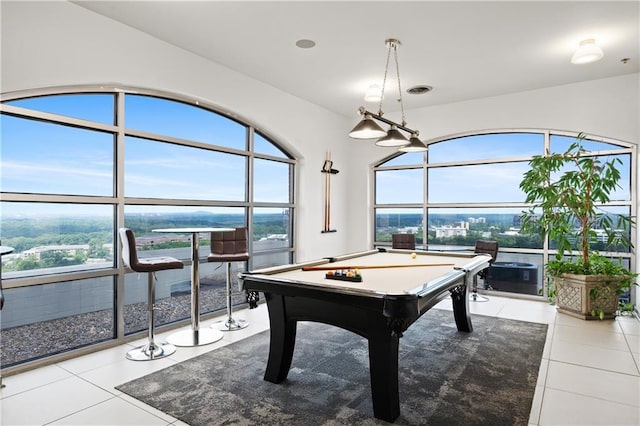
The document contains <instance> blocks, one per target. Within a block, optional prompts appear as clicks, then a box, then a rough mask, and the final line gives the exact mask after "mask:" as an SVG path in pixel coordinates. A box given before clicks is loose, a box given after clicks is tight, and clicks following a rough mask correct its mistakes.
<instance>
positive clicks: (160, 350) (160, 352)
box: [127, 343, 176, 361]
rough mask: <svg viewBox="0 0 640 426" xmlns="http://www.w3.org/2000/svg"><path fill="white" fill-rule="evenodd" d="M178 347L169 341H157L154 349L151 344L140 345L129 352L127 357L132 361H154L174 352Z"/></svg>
mask: <svg viewBox="0 0 640 426" xmlns="http://www.w3.org/2000/svg"><path fill="white" fill-rule="evenodd" d="M175 351H176V347H175V346H173V345H171V344H169V343H155V344H154V348H153V350H152V349H151V347H150V345H143V346H139V347H137V348H135V349H131V350H130V351H129V352H127V359H130V360H132V361H153V360H154V359H160V358H164V357H167V356H169V355H171V354H173V353H174V352H175Z"/></svg>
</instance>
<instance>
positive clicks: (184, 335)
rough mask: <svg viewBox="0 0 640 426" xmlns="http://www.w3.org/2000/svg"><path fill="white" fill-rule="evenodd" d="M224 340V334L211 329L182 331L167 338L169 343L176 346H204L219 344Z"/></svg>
mask: <svg viewBox="0 0 640 426" xmlns="http://www.w3.org/2000/svg"><path fill="white" fill-rule="evenodd" d="M220 339H222V333H221V332H220V331H218V330H211V329H210V328H199V329H198V330H192V329H189V330H182V331H178V332H176V333H173V334H171V335H169V337H167V342H169V343H171V344H174V345H176V346H187V347H191V346H202V345H208V344H210V343H214V342H217V341H218V340H220Z"/></svg>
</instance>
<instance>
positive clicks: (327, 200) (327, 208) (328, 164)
mask: <svg viewBox="0 0 640 426" xmlns="http://www.w3.org/2000/svg"><path fill="white" fill-rule="evenodd" d="M321 172H322V173H324V224H323V227H322V233H326V232H336V230H335V229H331V175H337V174H338V173H339V172H338V170H336V169H334V168H333V161H331V153H330V152H329V151H327V157H326V160H324V165H323V166H322V170H321Z"/></svg>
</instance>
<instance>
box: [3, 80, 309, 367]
mask: <svg viewBox="0 0 640 426" xmlns="http://www.w3.org/2000/svg"><path fill="white" fill-rule="evenodd" d="M103 93H107V94H111V95H113V96H114V124H105V123H101V122H94V121H90V120H86V119H81V118H77V117H71V116H65V115H58V114H54V113H50V112H44V111H39V110H32V109H27V108H22V107H19V106H14V105H8V104H6V103H5V102H9V101H15V100H18V99H24V98H37V97H46V96H57V95H83V94H90V95H95V94H103ZM128 94H132V95H146V96H151V97H156V98H160V99H166V100H168V101H174V102H176V101H177V102H182V103H185V104H187V105H192V106H194V107H198V108H203V109H205V110H207V111H208V112H210V113H212V114H217V115H220V116H222V117H224V118H227V119H230V120H232V121H234V122H236V123H238V125H241V126H244V127H245V128H246V131H245V137H246V143H245V144H244V146H245V147H246V149H245V150H241V149H235V148H229V147H224V146H218V145H214V144H210V143H203V142H198V141H191V140H185V139H180V138H176V137H172V136H165V135H162V134H155V133H150V132H145V131H140V130H134V129H128V128H126V126H125V125H126V121H125V120H124V118H125V114H126V112H125V111H124V105H125V97H126V96H127V95H128ZM0 113H2V114H3V115H5V114H6V115H9V116H14V117H20V118H25V119H30V120H36V121H42V122H48V123H53V124H55V125H63V126H70V127H75V128H81V129H87V130H90V131H99V132H104V133H110V134H113V135H114V161H113V192H112V195H104V196H103V195H100V196H87V195H65V194H56V193H51V194H39V193H18V192H2V193H1V194H0V195H1V196H2V202H10V203H13V202H16V203H34V205H37V203H62V204H76V203H81V204H100V205H111V206H113V210H114V213H113V217H114V226H113V228H114V234H113V238H112V241H113V243H114V246H115V247H117V248H116V249H115V250H114V263H113V265H112V266H111V267H104V266H102V267H99V268H96V269H84V270H73V271H64V272H62V273H55V274H46V273H45V274H34V275H30V276H17V277H15V278H12V277H8V278H6V279H5V277H3V287H4V288H5V289H6V290H10V289H13V288H21V287H30V286H37V285H46V284H53V283H58V282H64V281H76V280H86V279H93V278H103V277H113V278H114V281H115V284H114V285H115V287H114V294H115V300H114V307H115V310H116V319H115V330H116V336H115V338H114V339H113V340H112V341H109V342H103V343H97V344H95V345H94V346H95V348H92V349H90V350H87V349H86V348H85V349H80V348H78V349H77V350H71V352H73V353H76V352H84V351H93V350H99V349H101V348H104V347H109V346H116V345H119V344H122V343H123V342H124V341H126V340H128V339H130V338H131V337H130V336H125V332H124V318H123V313H124V298H123V297H118V294H120V295H121V294H124V277H125V274H126V273H127V272H126V270H125V268H124V266H123V262H122V259H121V256H120V244H119V240H118V235H117V230H118V229H119V228H121V227H123V226H124V212H125V206H135V205H152V206H204V207H235V208H242V209H243V210H244V215H245V216H244V217H245V225H246V226H247V227H248V231H249V235H253V234H252V231H253V225H252V218H253V216H254V214H253V213H254V208H261V207H267V208H283V209H288V211H289V221H288V227H289V229H288V232H289V244H288V245H287V246H286V247H276V248H273V249H270V250H264V251H260V252H256V253H255V256H251V257H250V260H249V261H248V268H250V269H251V268H252V265H253V263H254V261H255V259H256V258H257V260H258V263H260V261H261V260H263V259H266V258H267V256H270V255H274V256H276V257H277V258H279V259H283V258H284V256H286V258H287V259H288V260H289V262H293V261H294V259H295V252H296V245H295V243H294V241H295V235H294V226H295V214H296V211H297V205H296V191H295V186H294V183H295V180H296V173H297V169H298V164H299V161H298V160H297V159H296V158H295V157H294V156H293V154H292V153H291V152H290V151H289V150H286V149H284V148H283V145H282V144H280V143H277V142H276V141H275V139H274V138H273V137H272V136H270V135H269V134H268V132H265V130H263V129H258V128H257V127H256V126H255V125H253V124H252V123H251V122H250V121H249V120H247V119H244V118H243V117H241V116H240V115H239V114H237V113H235V112H229V111H225V110H222V109H220V108H218V107H216V106H215V105H213V104H211V103H209V102H205V101H202V100H201V99H196V98H192V97H186V96H182V95H179V94H175V93H170V92H164V91H160V90H152V89H142V88H136V87H122V86H117V87H116V86H93V85H92V86H64V87H52V88H45V89H32V90H25V91H17V92H12V93H2V94H0ZM256 132H258V133H259V135H260V136H261V137H262V138H263V139H264V140H266V141H267V142H270V143H272V144H273V145H274V147H275V148H276V149H277V151H279V152H281V153H282V156H280V155H278V156H276V155H269V154H262V153H258V152H255V151H254V134H255V133H256ZM126 137H141V138H144V139H149V140H154V141H158V142H162V143H171V144H177V145H182V146H185V147H193V148H199V149H206V150H209V151H215V152H221V153H227V154H234V155H240V156H243V157H246V167H245V172H244V173H245V193H244V197H243V199H242V200H235V201H228V200H203V199H197V200H192V199H170V198H162V199H159V198H145V197H125V194H124V183H125V176H124V173H125V169H124V164H125V157H124V155H125V153H124V144H125V138H126ZM255 159H260V160H266V161H274V162H277V163H279V164H280V163H284V164H288V166H289V168H290V173H289V182H288V200H287V201H283V202H254V201H253V199H254V191H253V185H252V181H253V180H252V178H253V163H254V160H255ZM248 243H249V244H248V245H249V247H248V248H249V252H250V253H252V252H253V239H252V238H250V239H249V242H248ZM183 260H184V263H185V266H186V267H190V264H191V262H190V260H189V259H183ZM216 312H217V311H216ZM211 315H213V313H209V314H204V313H203V315H202V316H203V318H205V317H206V316H211ZM188 320H189V318H186V319H184V320H182V321H180V323H182V322H185V323H186V322H187V321H188ZM137 334H139V333H137ZM64 356H65V355H64V354H62V355H52V356H50V357H48V358H49V359H51V358H53V359H56V358H58V357H64ZM66 356H67V357H68V355H66ZM43 362H46V361H43ZM27 364H29V365H30V366H31V367H29V368H32V366H37V365H40V361H35V362H34V363H32V362H31V361H30V360H29V361H27ZM14 369H15V371H21V370H24V369H25V368H24V367H23V366H21V365H18V366H16V367H15V368H14V367H11V368H10V370H12V371H13V370H14Z"/></svg>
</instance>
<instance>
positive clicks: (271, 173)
mask: <svg viewBox="0 0 640 426" xmlns="http://www.w3.org/2000/svg"><path fill="white" fill-rule="evenodd" d="M291 167H292V166H291V165H290V164H288V163H280V162H277V161H271V160H262V159H259V158H256V159H255V160H254V161H253V201H266V202H272V203H273V202H278V203H288V202H289V201H290V199H291V195H290V194H289V190H290V187H289V179H290V176H289V173H290V171H291Z"/></svg>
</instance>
